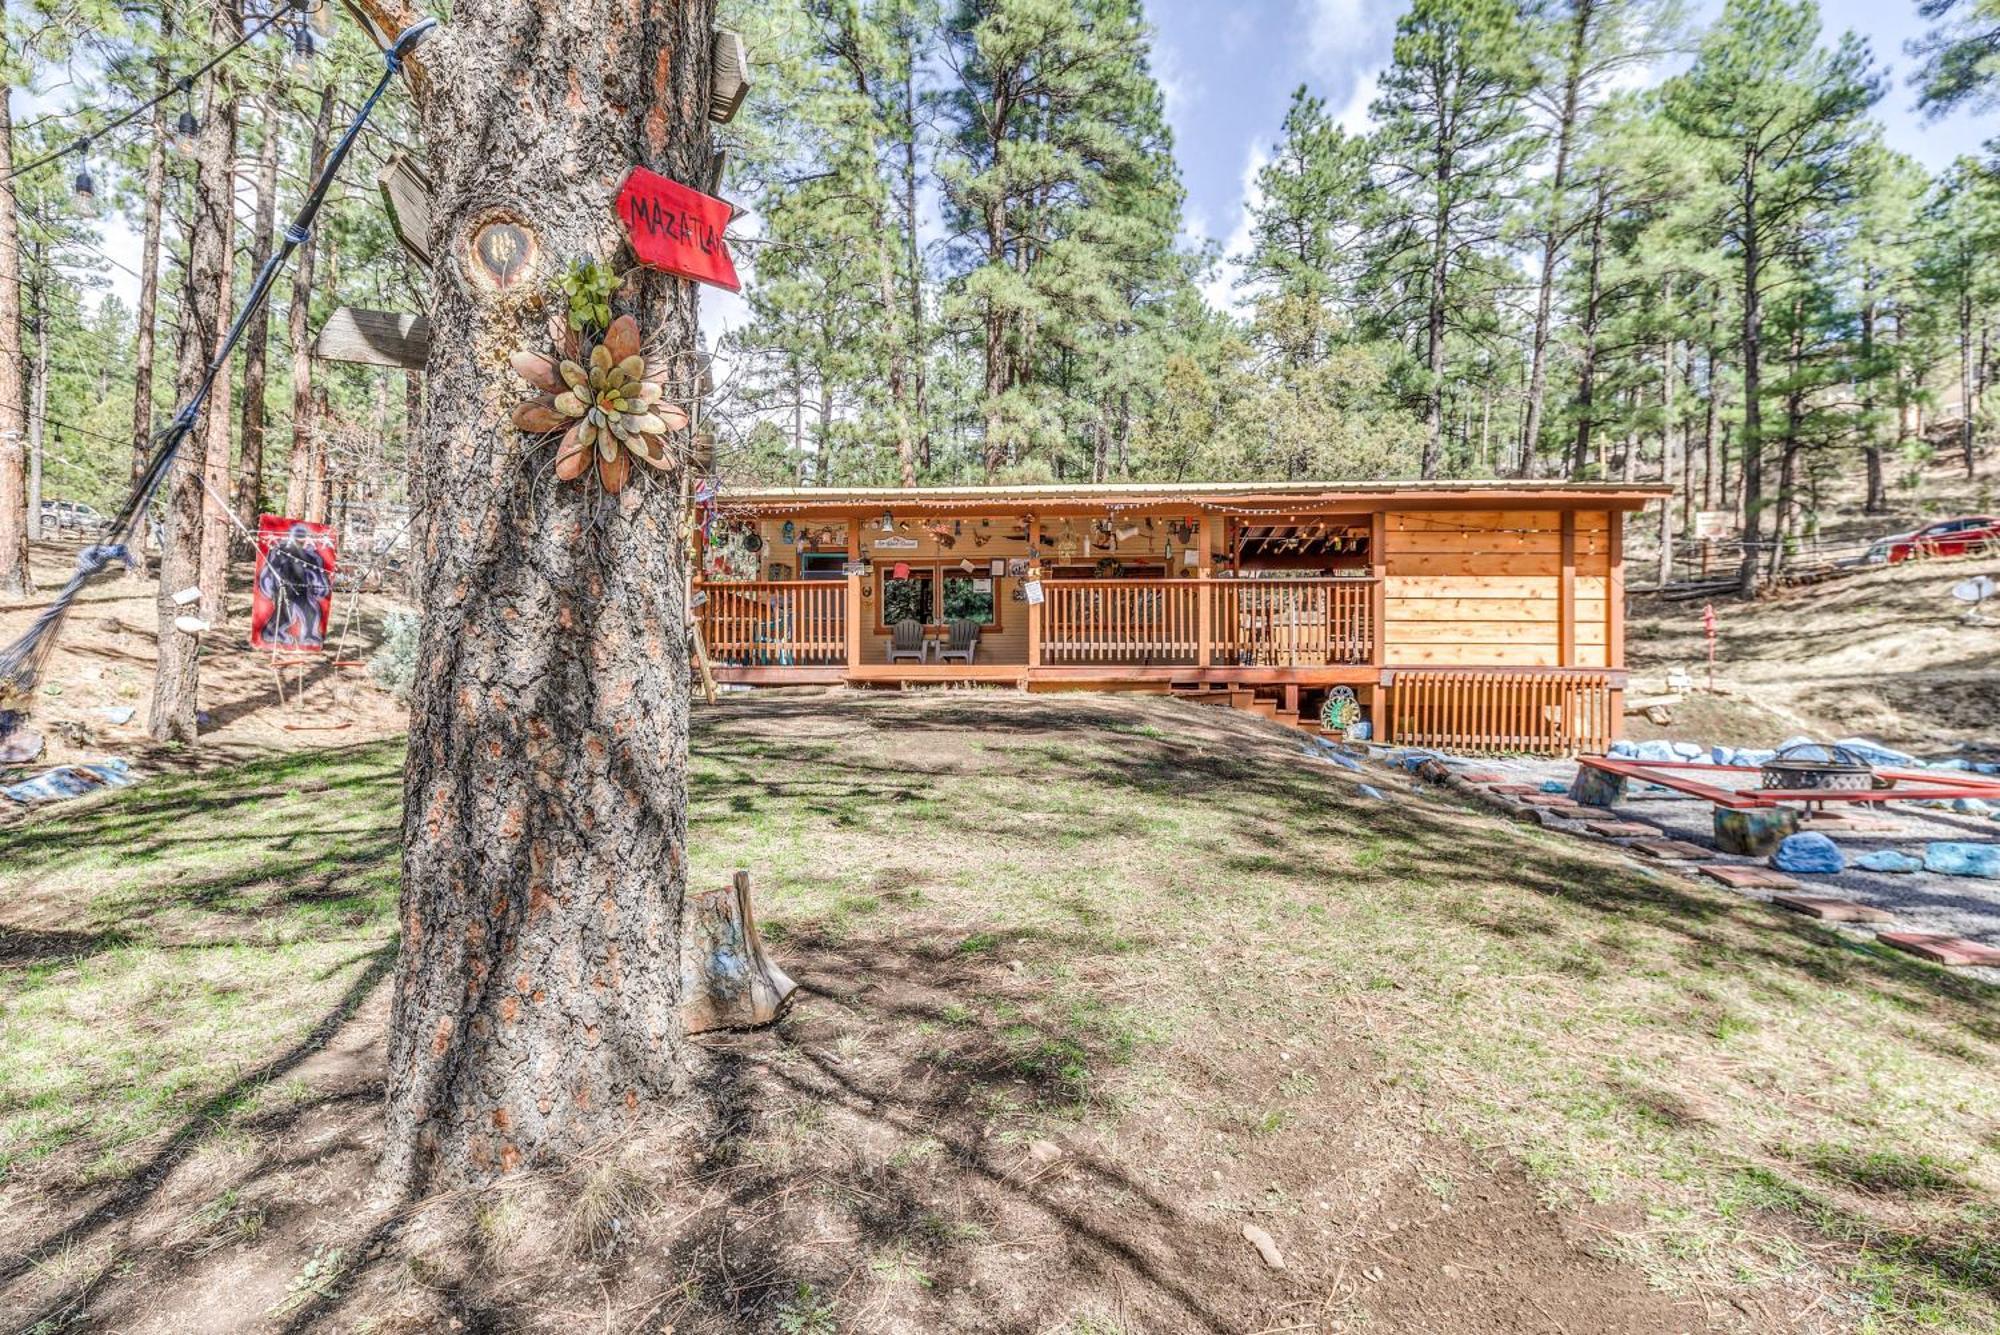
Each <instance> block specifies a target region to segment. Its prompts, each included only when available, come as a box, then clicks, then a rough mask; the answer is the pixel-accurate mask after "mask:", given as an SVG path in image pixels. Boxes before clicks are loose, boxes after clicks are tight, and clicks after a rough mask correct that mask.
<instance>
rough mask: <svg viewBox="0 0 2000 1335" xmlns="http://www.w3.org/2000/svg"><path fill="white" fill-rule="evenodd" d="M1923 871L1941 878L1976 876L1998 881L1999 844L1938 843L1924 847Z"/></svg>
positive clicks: (1999, 878) (1999, 876)
mask: <svg viewBox="0 0 2000 1335" xmlns="http://www.w3.org/2000/svg"><path fill="white" fill-rule="evenodd" d="M1924 870H1925V871H1934V872H1937V873H1938V874H1940V875H1943V876H1977V877H1980V878H1981V879H1983V880H1988V881H2000V844H1961V843H1950V842H1943V841H1940V842H1938V843H1935V844H1926V845H1924Z"/></svg>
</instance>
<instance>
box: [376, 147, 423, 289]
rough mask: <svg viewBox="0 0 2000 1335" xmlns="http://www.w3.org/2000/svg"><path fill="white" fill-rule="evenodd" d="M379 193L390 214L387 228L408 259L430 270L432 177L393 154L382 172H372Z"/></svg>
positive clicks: (406, 157) (406, 158)
mask: <svg viewBox="0 0 2000 1335" xmlns="http://www.w3.org/2000/svg"><path fill="white" fill-rule="evenodd" d="M375 184H376V186H377V188H379V189H380V190H381V191H382V207H383V208H385V209H387V210H388V211H389V225H390V226H391V227H393V228H395V230H396V239H397V240H398V241H401V242H402V243H403V249H404V250H406V251H408V252H409V253H410V258H411V259H413V260H415V261H416V262H417V263H418V264H421V265H423V266H424V267H425V268H426V269H428V268H430V267H431V178H430V177H428V176H426V175H425V174H424V172H423V169H422V168H421V167H419V166H417V165H416V164H415V163H414V162H411V161H410V159H409V156H408V155H407V154H404V153H392V154H390V155H389V161H388V162H387V163H385V164H384V165H383V167H382V170H381V171H379V172H377V173H375Z"/></svg>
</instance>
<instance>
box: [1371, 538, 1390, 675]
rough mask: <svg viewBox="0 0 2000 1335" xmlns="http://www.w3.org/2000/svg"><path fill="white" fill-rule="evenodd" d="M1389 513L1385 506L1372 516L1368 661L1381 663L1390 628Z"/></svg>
mask: <svg viewBox="0 0 2000 1335" xmlns="http://www.w3.org/2000/svg"><path fill="white" fill-rule="evenodd" d="M1388 546H1389V516H1388V515H1387V514H1386V513H1384V512H1383V511H1381V510H1377V511H1375V513H1373V514H1371V515H1369V516H1368V573H1369V574H1370V575H1372V576H1374V581H1375V582H1374V583H1373V584H1372V585H1370V586H1369V589H1368V623H1369V624H1368V632H1369V645H1368V663H1369V666H1371V667H1381V666H1382V661H1383V657H1384V645H1385V643H1386V642H1387V640H1388V633H1389V628H1388V626H1387V624H1386V622H1387V616H1386V615H1385V610H1386V608H1387V607H1388V597H1387V594H1386V589H1387V586H1388V581H1389V553H1388V550H1387V549H1388Z"/></svg>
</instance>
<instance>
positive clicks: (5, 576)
mask: <svg viewBox="0 0 2000 1335" xmlns="http://www.w3.org/2000/svg"><path fill="white" fill-rule="evenodd" d="M13 97H14V94H13V90H12V89H11V88H0V595H6V596H19V595H22V594H28V593H33V592H34V591H35V585H34V581H33V580H32V579H30V578H29V575H28V481H27V473H26V466H25V465H26V459H25V456H24V454H23V448H24V441H25V439H26V430H27V418H26V415H25V413H24V412H23V409H24V407H25V405H26V403H27V399H26V398H25V397H24V396H23V393H22V384H21V232H20V226H19V218H18V216H17V215H16V213H15V204H14V184H13V179H12V178H13V175H14V151H13V144H14V117H13V107H12V105H11V104H12V102H13Z"/></svg>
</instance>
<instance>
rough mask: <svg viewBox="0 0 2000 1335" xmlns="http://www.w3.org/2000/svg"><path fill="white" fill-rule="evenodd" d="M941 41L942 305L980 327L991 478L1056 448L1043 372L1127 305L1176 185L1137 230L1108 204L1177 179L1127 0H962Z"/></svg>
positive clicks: (986, 468)
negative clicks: (947, 254)
mask: <svg viewBox="0 0 2000 1335" xmlns="http://www.w3.org/2000/svg"><path fill="white" fill-rule="evenodd" d="M944 44H945V46H946V48H947V49H948V51H949V53H950V59H951V61H952V63H953V65H954V66H955V68H956V70H957V73H958V79H957V83H956V85H955V86H954V87H953V88H952V90H951V91H950V93H949V95H948V96H947V98H946V99H945V102H944V111H945V114H946V117H947V120H948V127H949V128H948V133H947V136H946V140H945V143H944V145H943V146H942V148H941V156H942V162H941V164H940V168H939V174H940V177H941V180H942V183H943V186H944V196H945V210H946V215H947V226H948V227H949V228H950V229H951V231H952V233H953V234H954V235H957V236H962V237H964V238H966V240H965V241H964V242H963V243H962V244H961V245H959V246H957V247H955V249H954V259H955V261H956V273H955V274H954V276H953V281H952V284H951V301H950V303H949V305H948V307H947V310H946V316H947V318H948V319H953V318H956V319H959V320H963V321H965V322H966V323H967V324H969V325H970V326H971V327H972V328H973V329H974V330H976V339H977V345H978V359H979V364H980V367H981V385H980V393H979V404H978V413H979V419H980V424H981V442H980V458H979V468H980V471H981V472H982V473H983V474H984V475H985V476H987V477H989V478H991V477H992V476H994V475H995V474H996V473H998V472H1000V471H1001V470H1002V469H1003V468H1006V467H1008V466H1010V465H1018V464H1020V463H1021V462H1022V461H1024V460H1025V459H1027V458H1028V457H1029V456H1030V455H1032V454H1034V453H1035V452H1036V451H1037V449H1044V450H1050V451H1053V450H1055V449H1057V448H1059V446H1060V444H1061V440H1062V427H1063V412H1062V408H1063V405H1062V404H1061V403H1060V402H1059V401H1058V400H1057V396H1056V395H1055V394H1052V393H1051V386H1050V384H1049V383H1048V376H1047V373H1048V372H1049V370H1050V369H1051V367H1052V366H1057V367H1060V363H1061V362H1062V360H1063V358H1064V357H1065V356H1072V355H1074V354H1075V353H1076V352H1077V351H1078V350H1079V349H1078V348H1076V347H1074V346H1071V345H1070V343H1071V340H1073V339H1074V338H1075V337H1076V336H1077V335H1078V334H1079V333H1085V332H1091V331H1098V332H1105V331H1116V330H1117V329H1118V328H1119V326H1120V325H1121V323H1122V321H1124V320H1125V319H1126V318H1128V315H1129V311H1130V298H1129V291H1128V289H1127V286H1126V280H1128V279H1130V278H1133V277H1135V276H1137V275H1135V274H1134V272H1133V271H1134V268H1135V266H1136V267H1138V268H1140V269H1144V268H1149V267H1151V266H1153V265H1154V264H1155V262H1156V261H1158V260H1159V258H1160V255H1159V251H1160V249H1161V247H1162V244H1163V243H1164V244H1165V245H1168V246H1170V245H1171V240H1172V237H1173V234H1174V232H1175V231H1177V230H1178V228H1177V226H1174V227H1162V226H1161V223H1162V221H1163V219H1162V218H1161V217H1160V216H1159V213H1164V212H1168V211H1171V212H1173V213H1175V214H1176V215H1177V212H1178V207H1179V201H1178V193H1177V189H1175V193H1174V195H1173V198H1172V206H1171V210H1166V209H1162V210H1159V211H1158V212H1156V213H1155V214H1154V216H1151V217H1149V218H1146V219H1143V220H1140V223H1139V227H1138V228H1137V231H1138V233H1139V236H1138V237H1137V238H1135V237H1134V236H1133V234H1132V232H1131V230H1130V229H1128V228H1127V227H1125V226H1123V225H1121V220H1120V218H1119V217H1118V209H1119V206H1120V205H1124V206H1127V207H1129V206H1130V205H1132V204H1133V203H1134V202H1136V201H1137V200H1138V199H1139V198H1140V197H1141V195H1143V194H1144V193H1145V192H1147V191H1149V190H1150V191H1154V192H1164V191H1166V190H1168V189H1170V188H1172V186H1171V182H1172V162H1171V156H1170V155H1169V154H1163V153H1161V152H1160V151H1159V146H1160V145H1161V144H1162V143H1163V142H1164V139H1165V126H1164V123H1163V118H1162V116H1161V114H1160V99H1159V90H1158V88H1157V87H1156V86H1155V85H1154V83H1153V80H1152V76H1151V74H1150V73H1149V72H1148V70H1147V68H1146V37H1145V28H1144V25H1143V23H1142V21H1141V18H1140V14H1139V7H1138V5H1137V3H1136V2H1135V0H961V3H960V4H959V7H958V8H957V9H956V10H955V11H954V13H953V14H952V16H951V17H950V19H949V20H948V22H947V24H946V30H945V35H944ZM1152 198H1153V199H1154V200H1155V201H1156V202H1157V201H1161V200H1162V196H1161V194H1158V193H1156V194H1154V195H1153V196H1152ZM1127 221H1129V217H1128V219H1127ZM1175 222H1176V224H1177V222H1178V219H1177V217H1176V218H1175ZM1135 242H1136V244H1135ZM1070 397H1071V398H1072V399H1074V397H1075V396H1074V392H1073V391H1072V393H1071V396H1070ZM1044 467H1045V469H1050V470H1052V465H1050V464H1049V462H1048V461H1046V460H1045V461H1044Z"/></svg>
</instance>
